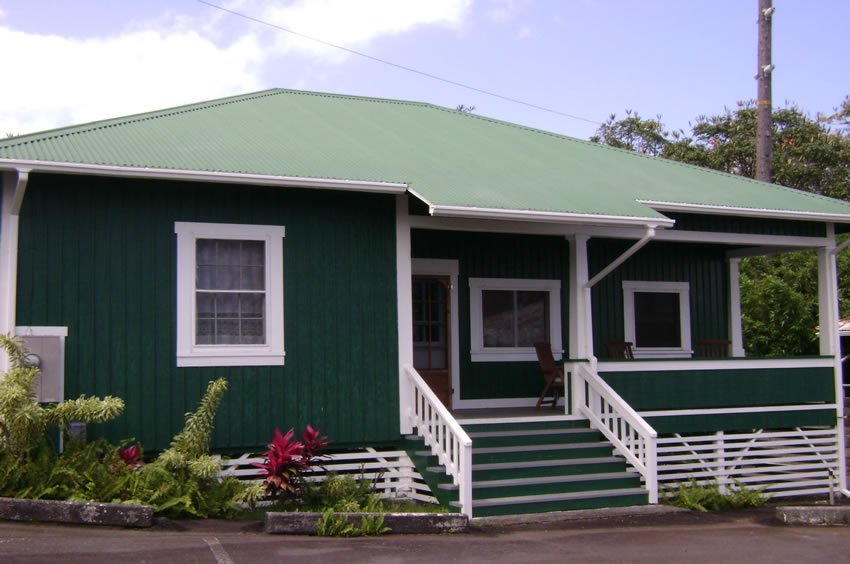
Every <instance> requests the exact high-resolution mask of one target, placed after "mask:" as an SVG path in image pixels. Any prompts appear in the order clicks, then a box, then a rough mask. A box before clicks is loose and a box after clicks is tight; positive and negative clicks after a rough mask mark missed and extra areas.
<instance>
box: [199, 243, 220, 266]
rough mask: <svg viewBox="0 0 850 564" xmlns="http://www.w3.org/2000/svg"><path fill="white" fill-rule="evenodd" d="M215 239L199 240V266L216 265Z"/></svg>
mask: <svg viewBox="0 0 850 564" xmlns="http://www.w3.org/2000/svg"><path fill="white" fill-rule="evenodd" d="M216 242H217V241H216V240H215V239H198V240H197V243H196V247H195V248H196V249H197V254H198V265H202V264H203V265H210V264H215V246H216Z"/></svg>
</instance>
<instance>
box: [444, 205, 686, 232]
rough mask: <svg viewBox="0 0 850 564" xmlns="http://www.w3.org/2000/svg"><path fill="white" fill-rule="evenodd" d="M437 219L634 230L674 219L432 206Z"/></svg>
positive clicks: (670, 222) (658, 225) (665, 225)
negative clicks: (580, 225)
mask: <svg viewBox="0 0 850 564" xmlns="http://www.w3.org/2000/svg"><path fill="white" fill-rule="evenodd" d="M429 209H430V213H431V215H433V216H434V217H465V218H470V219H500V220H509V221H530V222H543V223H573V224H584V225H611V226H614V225H616V226H626V227H633V226H636V225H639V226H647V227H653V228H658V227H661V228H664V227H672V226H673V224H674V223H675V221H674V220H672V219H667V218H660V217H636V216H619V215H604V214H591V213H572V212H550V211H535V210H514V209H501V208H479V207H465V206H446V205H439V204H429Z"/></svg>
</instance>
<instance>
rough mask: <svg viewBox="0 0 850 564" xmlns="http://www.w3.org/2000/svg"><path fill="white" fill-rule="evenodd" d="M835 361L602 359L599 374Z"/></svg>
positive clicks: (816, 364) (812, 365) (820, 364)
mask: <svg viewBox="0 0 850 564" xmlns="http://www.w3.org/2000/svg"><path fill="white" fill-rule="evenodd" d="M832 366H833V358H832V357H822V358H761V359H746V358H741V359H735V358H732V359H724V360H640V361H634V360H617V361H613V362H611V361H606V360H603V359H600V360H599V363H598V364H597V367H596V371H597V372H666V371H669V370H679V371H686V372H687V371H698V370H742V369H746V368H757V369H759V368H761V369H776V368H832Z"/></svg>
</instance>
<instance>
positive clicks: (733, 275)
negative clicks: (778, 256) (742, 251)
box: [729, 258, 744, 357]
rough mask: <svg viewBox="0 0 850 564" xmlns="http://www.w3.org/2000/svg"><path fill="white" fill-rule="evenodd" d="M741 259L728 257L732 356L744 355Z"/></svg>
mask: <svg viewBox="0 0 850 564" xmlns="http://www.w3.org/2000/svg"><path fill="white" fill-rule="evenodd" d="M740 273H741V259H739V258H730V259H729V338H730V340H731V341H732V356H734V357H742V356H744V329H743V326H742V324H741V276H740Z"/></svg>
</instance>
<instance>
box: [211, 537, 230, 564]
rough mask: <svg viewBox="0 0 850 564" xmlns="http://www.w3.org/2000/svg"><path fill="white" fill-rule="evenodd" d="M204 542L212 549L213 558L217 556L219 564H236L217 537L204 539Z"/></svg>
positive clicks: (216, 559)
mask: <svg viewBox="0 0 850 564" xmlns="http://www.w3.org/2000/svg"><path fill="white" fill-rule="evenodd" d="M204 542H205V543H207V546H208V547H210V550H211V551H212V553H213V556H215V561H216V562H218V564H234V563H233V559H232V558H231V557H230V555H229V554H227V551H226V550H224V547H223V546H222V545H221V543H220V542H219V540H218V539H217V538H216V537H212V538H209V539H204Z"/></svg>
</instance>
